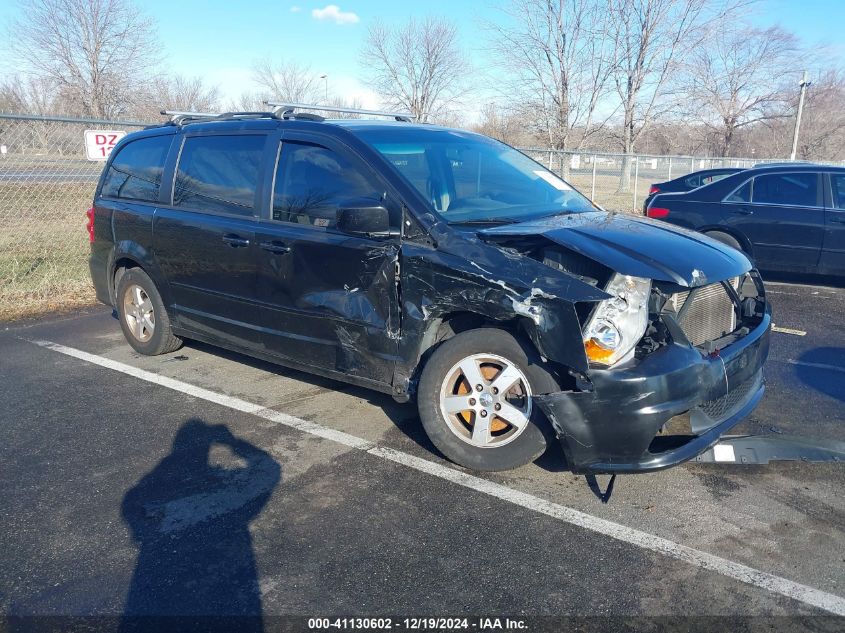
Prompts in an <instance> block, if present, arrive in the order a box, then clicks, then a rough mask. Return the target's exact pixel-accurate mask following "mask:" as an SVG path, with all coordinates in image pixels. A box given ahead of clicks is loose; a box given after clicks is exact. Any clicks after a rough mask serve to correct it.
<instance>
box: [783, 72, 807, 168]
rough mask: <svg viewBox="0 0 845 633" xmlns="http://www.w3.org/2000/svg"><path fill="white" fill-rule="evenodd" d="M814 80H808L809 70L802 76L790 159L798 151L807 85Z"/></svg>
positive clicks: (792, 158) (793, 157)
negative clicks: (799, 131)
mask: <svg viewBox="0 0 845 633" xmlns="http://www.w3.org/2000/svg"><path fill="white" fill-rule="evenodd" d="M811 83H812V82H810V81H807V71H806V70H805V71H804V76H803V77H802V78H801V83H800V84H798V85H799V86H801V96H800V97H799V98H798V114H797V115H796V117H795V130H794V131H793V132H792V154H790V155H789V160H795V154H796V152H797V151H798V130H799V129H800V127H801V114H802V112H803V111H804V95H805V94H806V92H807V86H809V85H810V84H811Z"/></svg>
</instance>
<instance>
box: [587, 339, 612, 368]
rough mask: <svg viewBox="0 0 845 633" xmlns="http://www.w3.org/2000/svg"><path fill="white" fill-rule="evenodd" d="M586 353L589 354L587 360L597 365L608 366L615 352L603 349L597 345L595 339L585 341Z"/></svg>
mask: <svg viewBox="0 0 845 633" xmlns="http://www.w3.org/2000/svg"><path fill="white" fill-rule="evenodd" d="M584 351H585V352H587V358H588V359H589V360H591V361H593V362H596V363H603V364H605V365H607V364H608V363H609V362H610V358H611V357H612V356H613V350H612V349H607V348H606V347H602V346H601V345H599V344H598V343H596V341H595V339H589V340H587V341H584Z"/></svg>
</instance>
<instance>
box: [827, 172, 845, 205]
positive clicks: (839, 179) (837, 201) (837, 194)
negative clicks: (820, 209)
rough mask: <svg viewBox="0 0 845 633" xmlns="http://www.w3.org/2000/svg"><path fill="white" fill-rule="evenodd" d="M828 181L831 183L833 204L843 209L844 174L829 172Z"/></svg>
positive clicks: (844, 201)
mask: <svg viewBox="0 0 845 633" xmlns="http://www.w3.org/2000/svg"><path fill="white" fill-rule="evenodd" d="M830 183H831V184H832V185H833V206H834V207H836V208H837V209H845V174H843V175H836V174H831V175H830Z"/></svg>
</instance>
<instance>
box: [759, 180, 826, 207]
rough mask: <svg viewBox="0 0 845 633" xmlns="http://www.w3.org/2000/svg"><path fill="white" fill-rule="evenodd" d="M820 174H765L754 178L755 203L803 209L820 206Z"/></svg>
mask: <svg viewBox="0 0 845 633" xmlns="http://www.w3.org/2000/svg"><path fill="white" fill-rule="evenodd" d="M817 190H818V174H815V173H800V174H765V175H763V176H757V177H756V178H754V195H753V198H752V201H753V202H756V203H761V204H791V205H795V206H801V207H814V206H817V205H818V191H817Z"/></svg>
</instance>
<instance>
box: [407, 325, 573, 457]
mask: <svg viewBox="0 0 845 633" xmlns="http://www.w3.org/2000/svg"><path fill="white" fill-rule="evenodd" d="M559 389H560V387H559V386H558V384H557V382H556V381H555V379H554V378H553V377H552V375H551V374H550V373H549V372H548V371H546V369H545V368H544V367H543V366H542V365H541V363H540V359H539V357H538V355H537V354H536V352H534V350H533V349H532V348H531V347H529V346H528V345H527V344H526V345H523V344H521V343H520V342H519V341H518V340H517V339H516V338H515V337H514V336H513V335H512V334H510V333H509V332H506V331H505V330H500V329H494V328H482V329H477V330H470V331H467V332H462V333H461V334H458V335H456V336H455V337H453V338H451V339H449V340H447V341H446V342H444V343H443V344H442V345H440V347H438V348H437V350H435V352H434V353H433V354H432V355H431V358H429V360H428V362H427V363H426V365H425V367H424V368H423V372H422V375H421V377H420V384H419V390H418V393H417V406H418V408H419V413H420V419H421V420H422V424H423V428H424V429H425V432H426V434H427V435H428V437H429V439H431V441H432V442H433V443H434V445H435V446H436V447H437V448H438V450H440V452H441V453H443V454H444V455H445V456H446V457H447V458H449V459H450V460H452V461H453V462H455V463H457V464H460V465H461V466H465V467H467V468H471V469H473V470H480V471H498V470H510V469H512V468H518V467H519V466H523V465H525V464H528V463H530V462H532V461H534V460H535V459H537V458H538V457H539V456H540V455H542V454H543V453H544V452H545V451H546V448H547V446H548V443H549V441H550V440H551V434H550V430H549V425H548V423H547V421H546V419H545V416H544V415H543V413H542V412H541V411H540V410H539V408H538V407H537V405H536V403H535V402H533V396H534V395H537V394H541V393H549V392H552V391H558V390H559Z"/></svg>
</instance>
